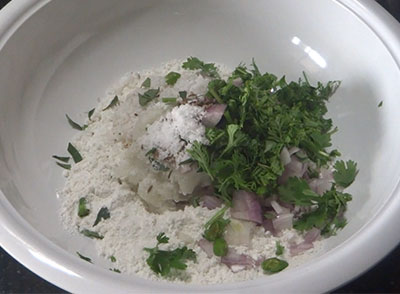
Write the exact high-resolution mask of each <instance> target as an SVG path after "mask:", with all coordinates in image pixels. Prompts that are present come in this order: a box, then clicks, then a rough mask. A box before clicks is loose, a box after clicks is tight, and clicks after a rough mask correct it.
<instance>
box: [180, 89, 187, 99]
mask: <svg viewBox="0 0 400 294" xmlns="http://www.w3.org/2000/svg"><path fill="white" fill-rule="evenodd" d="M179 97H181V98H182V99H183V100H185V99H186V98H187V92H186V91H179Z"/></svg>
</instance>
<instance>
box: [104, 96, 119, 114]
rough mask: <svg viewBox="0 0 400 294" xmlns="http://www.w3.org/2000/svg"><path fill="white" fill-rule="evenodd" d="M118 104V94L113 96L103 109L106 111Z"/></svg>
mask: <svg viewBox="0 0 400 294" xmlns="http://www.w3.org/2000/svg"><path fill="white" fill-rule="evenodd" d="M118 104H119V99H118V96H115V97H114V98H113V100H111V102H110V104H108V106H107V107H106V108H104V109H103V111H105V110H107V109H110V108H113V107H114V106H116V105H118Z"/></svg>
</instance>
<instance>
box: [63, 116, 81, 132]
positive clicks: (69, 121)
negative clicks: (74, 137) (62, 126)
mask: <svg viewBox="0 0 400 294" xmlns="http://www.w3.org/2000/svg"><path fill="white" fill-rule="evenodd" d="M65 116H66V118H67V121H68V123H69V125H70V126H71V127H72V128H73V129H75V130H78V131H83V130H84V129H85V128H86V126H85V125H84V126H81V125H80V124H78V123H76V122H74V121H73V120H72V119H71V118H70V117H69V116H68V114H66V115H65Z"/></svg>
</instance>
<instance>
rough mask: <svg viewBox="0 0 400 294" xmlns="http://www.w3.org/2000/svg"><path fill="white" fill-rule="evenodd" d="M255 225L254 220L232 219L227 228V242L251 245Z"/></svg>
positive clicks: (237, 244)
mask: <svg viewBox="0 0 400 294" xmlns="http://www.w3.org/2000/svg"><path fill="white" fill-rule="evenodd" d="M255 226H256V224H255V223H253V222H247V221H241V220H235V219H231V222H230V223H229V225H228V226H227V228H226V233H225V240H226V242H227V243H228V244H229V245H236V246H241V245H243V246H250V241H251V239H252V234H253V229H254V227H255Z"/></svg>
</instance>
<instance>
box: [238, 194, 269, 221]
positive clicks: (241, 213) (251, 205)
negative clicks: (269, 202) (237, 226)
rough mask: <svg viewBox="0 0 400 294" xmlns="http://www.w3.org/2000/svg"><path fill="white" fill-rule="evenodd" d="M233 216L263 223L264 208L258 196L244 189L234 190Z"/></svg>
mask: <svg viewBox="0 0 400 294" xmlns="http://www.w3.org/2000/svg"><path fill="white" fill-rule="evenodd" d="M231 216H232V217H233V218H236V219H241V220H246V221H252V222H255V223H257V224H262V210H261V205H260V202H259V199H258V196H257V195H256V194H254V193H251V192H247V191H243V190H240V191H235V192H233V197H232V208H231Z"/></svg>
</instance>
